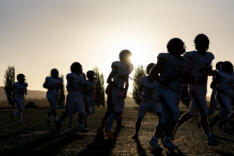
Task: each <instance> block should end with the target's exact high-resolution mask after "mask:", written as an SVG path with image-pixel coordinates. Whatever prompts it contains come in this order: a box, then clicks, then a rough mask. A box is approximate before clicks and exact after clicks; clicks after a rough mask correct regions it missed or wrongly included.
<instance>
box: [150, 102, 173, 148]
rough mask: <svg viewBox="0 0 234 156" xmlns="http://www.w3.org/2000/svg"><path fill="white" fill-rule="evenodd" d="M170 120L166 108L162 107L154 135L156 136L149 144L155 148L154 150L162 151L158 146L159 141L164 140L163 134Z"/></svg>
mask: <svg viewBox="0 0 234 156" xmlns="http://www.w3.org/2000/svg"><path fill="white" fill-rule="evenodd" d="M168 120H169V114H168V112H167V110H166V107H164V105H162V106H161V113H160V117H159V123H158V124H157V126H156V130H155V133H154V136H153V137H152V138H151V140H150V142H149V144H150V145H151V146H152V147H153V148H154V149H157V150H158V149H161V147H160V146H159V144H158V141H159V139H161V138H162V136H163V134H164V133H165V129H166V123H167V121H168Z"/></svg>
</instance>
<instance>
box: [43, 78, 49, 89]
mask: <svg viewBox="0 0 234 156" xmlns="http://www.w3.org/2000/svg"><path fill="white" fill-rule="evenodd" d="M43 87H44V88H46V89H48V83H47V78H46V79H45V82H44V83H43Z"/></svg>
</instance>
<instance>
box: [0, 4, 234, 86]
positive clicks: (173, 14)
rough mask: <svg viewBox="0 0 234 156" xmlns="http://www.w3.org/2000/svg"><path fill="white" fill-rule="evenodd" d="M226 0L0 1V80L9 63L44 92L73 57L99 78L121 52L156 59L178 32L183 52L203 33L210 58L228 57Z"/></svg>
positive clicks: (138, 59)
mask: <svg viewBox="0 0 234 156" xmlns="http://www.w3.org/2000/svg"><path fill="white" fill-rule="evenodd" d="M233 8H234V3H233V1H232V0H222V1H221V0H196V1H194V0H144V1H142V0H69V1H67V0H49V1H48V0H20V1H19V0H7V1H0V54H1V55H0V75H2V76H1V77H0V85H3V75H4V71H5V70H6V68H7V66H8V65H14V66H15V68H16V73H19V72H22V73H24V74H25V75H26V77H27V82H28V83H29V89H37V90H42V89H43V88H42V83H43V81H44V78H45V76H46V75H48V74H49V71H50V69H51V68H54V67H55V68H58V69H59V71H60V72H61V73H63V74H64V75H66V74H67V73H68V72H69V67H70V64H71V63H72V62H73V61H79V62H81V63H82V64H83V66H84V71H87V70H89V69H92V68H93V67H95V66H97V67H98V68H99V69H100V71H101V72H103V73H104V76H105V78H106V77H107V75H108V73H109V72H110V70H111V68H110V65H111V62H113V61H115V60H117V59H118V53H119V51H120V50H122V49H129V50H131V51H132V53H133V63H134V65H137V64H143V65H144V66H146V65H147V64H148V63H150V62H156V56H157V54H158V53H159V52H165V51H166V44H167V41H168V40H169V39H170V38H172V37H180V38H181V39H182V40H184V42H185V43H186V47H187V50H188V51H190V50H193V49H194V46H193V39H194V37H195V35H197V34H198V33H205V34H207V35H208V36H209V38H210V40H211V45H210V51H212V52H213V53H214V55H215V57H216V58H215V61H214V64H215V62H217V61H220V60H230V61H232V62H233V58H234V53H233V52H234V46H233V39H232V37H233V36H234V30H233V28H234V21H233V19H234V11H233Z"/></svg>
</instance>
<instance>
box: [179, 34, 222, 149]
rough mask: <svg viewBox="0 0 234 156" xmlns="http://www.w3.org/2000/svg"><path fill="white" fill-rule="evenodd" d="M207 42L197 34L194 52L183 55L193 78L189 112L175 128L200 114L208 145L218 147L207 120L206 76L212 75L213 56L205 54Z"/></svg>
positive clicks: (203, 35)
mask: <svg viewBox="0 0 234 156" xmlns="http://www.w3.org/2000/svg"><path fill="white" fill-rule="evenodd" d="M209 42H210V41H209V38H208V37H207V36H206V35H205V34H198V35H197V36H196V37H195V40H194V43H195V48H196V51H191V52H187V53H186V54H185V55H184V58H185V60H186V61H187V62H188V63H189V65H190V67H191V69H190V76H191V77H193V81H192V82H190V83H189V94H190V97H191V99H192V100H191V105H190V111H189V112H187V113H185V114H183V115H182V116H181V118H180V119H179V120H178V124H177V128H178V127H179V126H180V125H181V124H183V123H184V122H186V121H188V120H190V119H191V118H193V117H194V116H196V115H197V113H200V124H201V127H202V128H203V130H204V132H205V134H206V136H207V138H208V144H209V145H218V144H220V142H219V141H217V140H216V139H215V138H214V137H213V136H212V134H211V131H210V128H209V123H208V120H207V117H208V107H207V103H206V93H207V79H208V76H211V75H212V74H213V70H212V61H213V59H214V55H213V54H212V53H211V52H207V50H208V49H209ZM177 128H176V129H177Z"/></svg>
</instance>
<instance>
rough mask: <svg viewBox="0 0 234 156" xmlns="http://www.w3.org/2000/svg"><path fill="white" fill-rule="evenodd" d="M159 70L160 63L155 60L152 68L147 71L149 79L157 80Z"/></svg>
mask: <svg viewBox="0 0 234 156" xmlns="http://www.w3.org/2000/svg"><path fill="white" fill-rule="evenodd" d="M159 71H160V65H159V62H157V64H156V65H154V66H153V68H152V69H151V71H150V73H149V78H150V79H151V80H156V81H158V79H159Z"/></svg>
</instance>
